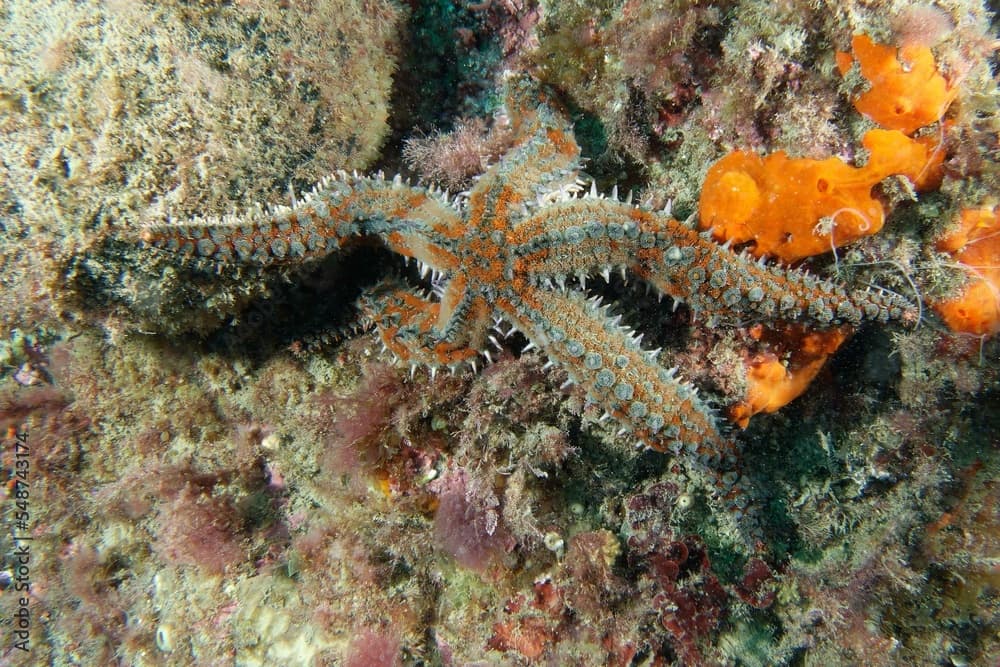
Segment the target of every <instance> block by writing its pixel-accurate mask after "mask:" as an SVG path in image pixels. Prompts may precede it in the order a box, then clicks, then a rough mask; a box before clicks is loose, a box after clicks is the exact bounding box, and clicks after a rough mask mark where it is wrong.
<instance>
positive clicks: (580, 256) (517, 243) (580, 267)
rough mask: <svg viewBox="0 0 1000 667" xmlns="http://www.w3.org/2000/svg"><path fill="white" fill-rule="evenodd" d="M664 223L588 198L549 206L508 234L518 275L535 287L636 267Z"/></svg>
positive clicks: (622, 205) (610, 202)
mask: <svg viewBox="0 0 1000 667" xmlns="http://www.w3.org/2000/svg"><path fill="white" fill-rule="evenodd" d="M662 227H663V223H662V222H660V221H658V220H657V218H656V216H655V214H653V213H651V212H649V211H643V210H640V209H638V208H636V207H634V206H632V205H630V204H625V203H622V202H617V201H614V200H606V199H596V198H583V199H575V200H572V201H568V202H561V203H557V204H552V205H549V206H546V207H544V208H542V209H541V210H539V211H538V212H536V213H535V214H534V215H532V216H531V217H530V218H528V219H527V220H525V221H524V222H523V223H521V224H520V225H518V226H517V227H516V228H515V229H513V230H512V231H511V232H509V233H508V244H509V246H510V248H511V253H512V254H513V256H514V257H515V258H516V259H515V262H516V265H515V273H517V274H520V275H525V276H528V277H529V279H531V280H532V282H535V283H537V282H540V281H545V280H546V279H548V280H556V281H560V280H562V279H564V278H566V277H567V276H571V275H581V274H582V275H591V274H594V273H602V272H606V271H609V270H611V269H612V268H615V267H619V266H632V265H633V264H634V263H635V261H636V255H637V251H638V250H639V249H640V248H641V247H652V246H653V244H654V243H655V242H656V240H657V236H656V232H657V231H660V230H661V228H662Z"/></svg>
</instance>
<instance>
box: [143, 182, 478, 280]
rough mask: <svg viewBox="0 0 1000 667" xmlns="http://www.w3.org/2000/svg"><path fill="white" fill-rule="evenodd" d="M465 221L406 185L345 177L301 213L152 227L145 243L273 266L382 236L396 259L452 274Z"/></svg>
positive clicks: (321, 190)
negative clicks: (456, 231)
mask: <svg viewBox="0 0 1000 667" xmlns="http://www.w3.org/2000/svg"><path fill="white" fill-rule="evenodd" d="M460 221H461V217H460V216H459V215H458V213H457V212H456V211H455V210H454V209H452V208H451V206H449V205H448V204H447V203H445V202H443V201H441V200H440V199H438V198H437V197H436V196H434V194H432V193H430V192H428V191H426V190H424V189H422V188H414V187H411V186H408V185H404V184H403V183H402V182H401V181H400V179H399V178H398V177H397V178H396V179H394V180H391V181H387V180H384V179H382V178H364V177H358V176H350V175H348V174H346V173H343V172H341V173H339V174H337V175H336V176H334V177H331V178H328V179H325V180H324V181H322V182H321V183H320V184H319V185H317V187H316V188H315V189H314V190H313V191H312V192H311V193H309V194H307V195H306V196H305V197H304V198H303V200H302V201H301V202H299V203H298V204H296V205H295V206H293V207H280V208H277V209H275V210H274V211H271V212H265V211H263V210H261V209H260V208H257V209H255V210H251V211H250V212H248V213H247V214H245V215H243V216H239V217H237V216H235V215H233V216H228V217H225V218H220V219H200V218H198V219H194V220H191V221H188V222H183V223H166V224H154V225H149V226H147V227H145V228H144V229H143V231H142V239H143V241H144V242H145V243H147V244H148V245H150V246H153V247H156V248H163V249H166V250H169V251H174V252H179V253H182V254H194V255H197V256H200V257H204V258H210V259H216V260H220V261H241V262H254V263H258V264H269V263H280V262H295V261H301V260H302V259H305V258H308V257H321V256H324V255H326V254H329V253H330V252H333V251H335V250H337V249H338V248H340V247H341V246H342V245H343V244H344V243H346V242H349V241H350V240H352V239H356V238H360V237H364V236H375V237H378V238H380V239H381V240H382V241H383V242H384V243H385V244H386V245H387V246H388V247H389V248H390V249H391V250H393V251H395V252H398V253H400V254H402V255H405V256H408V257H416V258H417V259H419V260H420V261H422V262H424V263H426V264H429V265H431V266H433V267H435V268H437V269H439V270H441V271H451V270H454V269H455V268H456V267H457V266H458V260H457V258H456V257H455V255H454V254H453V253H452V252H450V251H449V250H448V247H449V245H450V243H449V242H448V241H447V240H446V239H445V238H444V237H445V233H446V231H447V230H448V229H449V227H450V226H458V225H460Z"/></svg>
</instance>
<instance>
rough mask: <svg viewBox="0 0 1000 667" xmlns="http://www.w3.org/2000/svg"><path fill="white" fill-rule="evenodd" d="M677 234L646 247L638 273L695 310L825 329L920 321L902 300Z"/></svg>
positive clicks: (677, 227)
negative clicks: (864, 323) (851, 288)
mask: <svg viewBox="0 0 1000 667" xmlns="http://www.w3.org/2000/svg"><path fill="white" fill-rule="evenodd" d="M668 225H669V228H670V229H671V233H670V235H669V238H665V239H663V240H662V241H661V240H660V238H659V236H658V237H657V243H656V244H655V246H654V247H651V248H640V249H639V251H638V252H637V256H636V274H637V276H638V277H639V278H641V279H642V280H645V281H647V282H649V283H650V284H652V285H653V286H655V287H656V288H657V289H658V290H659V291H661V292H663V293H665V294H669V295H670V296H672V297H674V298H676V299H679V300H682V301H685V302H687V303H688V305H689V306H690V307H691V308H692V309H693V310H695V311H698V312H704V313H706V314H708V315H709V316H722V317H730V318H734V319H741V318H747V317H751V318H766V319H774V318H777V319H781V320H784V321H789V322H792V321H795V322H805V323H809V324H815V325H819V326H822V327H829V326H834V325H837V324H860V323H861V322H862V321H864V320H877V321H879V322H886V321H888V320H903V321H906V322H909V321H913V320H914V319H915V311H914V309H913V306H912V305H911V304H910V303H909V302H907V301H906V300H905V299H903V298H902V297H899V296H896V295H894V294H890V293H882V292H872V291H853V292H848V291H847V290H846V289H845V288H844V287H843V286H842V285H838V284H836V283H833V282H830V281H826V280H822V279H820V278H817V277H815V276H813V275H811V274H809V273H807V272H805V271H800V270H797V269H785V268H782V267H780V266H773V265H767V264H765V263H764V262H763V261H762V260H757V259H755V258H753V257H750V256H748V255H746V254H745V253H739V254H737V253H734V252H731V251H730V250H729V249H727V248H725V247H722V246H719V245H717V244H716V243H714V242H713V241H712V240H711V239H710V238H708V235H707V234H704V235H703V234H698V233H697V232H695V231H693V230H691V229H688V228H687V227H685V226H683V225H681V224H680V223H678V222H675V221H669V222H668Z"/></svg>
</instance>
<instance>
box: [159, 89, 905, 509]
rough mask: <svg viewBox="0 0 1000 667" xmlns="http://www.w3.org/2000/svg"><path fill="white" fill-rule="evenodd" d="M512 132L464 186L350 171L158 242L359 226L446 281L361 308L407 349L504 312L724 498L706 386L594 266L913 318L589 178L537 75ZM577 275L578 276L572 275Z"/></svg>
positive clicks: (752, 308) (675, 284) (800, 303)
mask: <svg viewBox="0 0 1000 667" xmlns="http://www.w3.org/2000/svg"><path fill="white" fill-rule="evenodd" d="M506 106H507V110H508V114H509V116H510V121H511V123H512V130H513V136H514V137H515V138H516V139H515V141H514V145H513V148H512V149H511V150H510V151H509V152H508V153H507V154H506V155H505V156H504V157H503V158H502V159H501V160H500V161H499V162H498V163H497V164H495V165H494V166H492V167H491V168H490V169H489V170H487V171H486V173H485V174H483V175H482V177H481V178H480V179H479V180H478V182H477V183H476V184H475V186H474V187H473V188H472V189H471V191H470V192H468V193H467V194H466V195H464V196H460V197H457V198H454V199H452V198H450V197H449V196H448V194H447V193H442V192H440V191H437V190H435V189H433V188H431V189H425V188H421V187H414V186H411V185H408V184H404V183H403V182H402V180H401V179H400V178H399V177H398V176H397V177H396V178H394V179H392V180H385V179H383V178H382V177H373V178H371V177H360V176H357V175H348V174H346V173H343V172H340V173H338V174H337V175H335V176H333V177H331V178H329V179H327V180H325V181H323V182H321V183H320V184H319V185H318V186H317V187H316V188H315V190H314V191H313V192H312V193H310V194H309V195H307V196H305V197H304V198H303V200H302V201H301V202H298V203H296V204H295V205H293V206H292V207H290V208H284V207H283V208H280V209H277V210H274V211H271V212H264V211H262V210H255V211H253V212H251V213H249V214H247V215H246V217H244V218H241V219H235V218H233V219H225V220H193V221H190V222H187V223H182V224H174V223H167V224H157V225H153V226H149V227H147V228H146V229H145V230H144V232H143V239H144V240H145V241H146V242H147V243H149V244H151V245H153V246H155V247H158V248H164V249H167V250H170V251H175V252H180V253H187V254H193V255H197V256H200V257H203V258H211V259H213V260H218V261H222V262H255V263H271V262H284V263H290V262H303V261H306V260H307V259H309V258H313V257H319V256H324V255H327V254H328V253H332V252H335V251H337V249H338V248H341V247H342V246H343V245H345V244H346V243H348V242H350V241H352V240H357V239H360V238H369V239H377V240H379V241H380V242H381V243H382V244H384V246H385V247H387V248H388V249H390V250H392V251H393V252H396V253H399V254H400V255H403V256H404V257H407V258H415V259H416V260H418V261H419V263H420V267H421V273H422V275H423V274H424V273H425V271H426V270H427V269H428V268H429V269H431V270H433V271H434V276H435V280H434V284H435V285H436V289H435V293H434V294H432V295H426V296H425V295H422V294H421V293H418V292H416V291H412V290H409V289H405V288H401V287H393V286H391V285H386V286H384V287H383V288H381V289H379V290H376V291H374V292H372V293H371V294H370V295H368V296H367V297H365V299H364V304H363V309H364V311H365V314H366V316H367V317H368V318H369V319H370V321H371V322H372V323H374V325H375V326H376V327H377V329H378V332H379V335H380V336H381V339H382V342H383V343H384V345H385V347H386V348H388V349H389V350H390V351H391V352H392V353H393V354H394V355H395V356H396V357H397V358H398V359H401V360H403V361H406V362H409V363H411V364H424V365H427V366H429V367H430V368H431V369H432V372H433V371H434V370H435V369H438V368H442V367H451V368H452V369H455V368H457V367H458V366H460V365H462V364H469V365H472V366H473V367H475V363H476V360H477V359H478V357H479V355H485V356H487V357H488V352H487V351H486V346H487V343H488V340H489V338H490V337H491V330H492V329H493V327H494V326H495V325H497V323H499V322H500V321H506V322H507V323H509V324H510V325H511V326H512V327H513V328H515V329H517V330H520V331H521V332H522V333H523V334H524V336H526V337H527V339H528V340H529V341H530V344H531V345H533V346H534V347H537V348H538V349H539V350H541V351H542V353H544V354H545V355H546V356H547V357H548V358H549V360H550V361H551V362H552V363H554V364H557V365H559V366H561V367H563V368H564V369H565V370H566V372H567V373H568V375H569V377H570V379H571V380H572V381H573V382H576V383H578V384H579V385H581V386H582V387H583V388H584V389H585V390H586V393H587V396H588V398H589V399H590V400H591V401H593V402H596V403H599V404H600V405H602V406H603V408H604V410H605V411H606V412H607V414H608V415H610V416H611V417H613V418H614V419H615V420H617V422H618V423H619V424H620V426H621V428H622V430H623V431H624V432H628V433H631V434H632V437H633V438H635V439H636V440H637V441H638V442H639V443H641V444H644V445H646V446H648V447H651V448H653V449H657V450H660V451H670V452H673V453H674V454H675V455H677V456H678V458H680V459H682V460H684V461H685V462H686V466H687V468H688V469H689V471H697V472H698V473H699V474H700V475H706V474H707V475H708V476H709V477H710V480H711V482H710V483H711V486H712V487H713V488H712V490H713V494H714V496H715V497H716V498H722V497H725V498H728V499H730V503H729V509H731V510H733V511H734V512H736V513H737V514H742V513H743V512H744V511H745V507H746V505H747V499H746V497H745V495H744V494H742V493H740V492H739V489H738V488H737V487H736V486H735V485H736V483H737V478H738V474H737V472H736V464H737V457H736V454H737V452H736V450H735V446H734V445H733V443H732V441H731V440H729V439H727V438H724V437H723V436H722V435H721V434H720V432H719V430H718V428H717V426H716V424H715V420H714V418H713V415H712V411H711V410H710V408H709V406H708V405H706V403H704V402H703V401H702V400H700V399H699V398H698V396H697V391H696V389H695V388H694V387H693V386H691V385H689V384H687V383H685V382H682V381H681V380H680V379H678V377H676V375H675V372H676V369H667V368H664V367H662V366H661V365H660V364H659V363H658V362H657V351H647V350H644V349H643V348H642V347H641V346H640V339H641V336H635V335H633V333H632V332H631V330H629V329H626V328H624V327H621V326H619V324H618V319H617V318H613V317H611V316H610V315H609V314H608V312H607V307H606V306H602V305H601V304H600V302H599V301H598V300H597V299H588V298H587V297H586V296H585V292H584V290H585V284H586V279H587V278H588V277H589V276H591V275H604V276H605V277H607V275H608V273H609V272H610V271H611V270H621V271H622V273H623V275H625V274H631V275H633V276H634V277H636V278H638V279H640V280H642V281H645V282H646V283H647V284H649V285H650V286H652V287H653V288H655V289H656V290H657V291H658V292H659V293H660V294H661V295H662V294H666V295H669V296H671V297H673V298H674V299H676V300H679V301H683V302H685V303H686V304H687V305H688V306H689V307H690V308H691V309H692V310H693V311H695V312H696V313H700V314H702V315H703V316H705V317H709V318H711V317H732V318H734V319H741V318H755V319H773V320H780V321H783V322H791V321H801V322H806V323H809V324H812V325H816V326H819V327H830V326H833V325H837V324H841V323H849V324H857V323H859V322H861V321H862V320H879V321H883V322H884V321H887V320H889V319H900V318H903V317H904V316H905V315H906V314H907V313H908V312H910V311H909V305H908V304H907V303H905V302H904V301H903V300H902V299H900V298H898V297H896V296H894V295H891V294H886V293H878V292H872V291H864V292H854V293H848V292H847V291H845V289H844V288H843V287H841V286H838V285H835V284H833V283H830V282H826V281H822V280H819V279H817V278H815V277H813V276H811V275H809V274H806V273H804V272H800V271H796V270H786V269H783V268H780V267H775V266H768V265H765V264H763V263H762V262H758V261H756V260H753V259H752V258H748V257H746V256H744V255H742V254H736V253H733V252H731V251H730V250H729V249H728V248H725V247H722V246H719V245H717V244H716V243H714V242H713V241H711V240H710V239H709V238H708V236H707V235H701V234H698V233H697V232H695V231H693V230H692V229H690V228H689V227H687V226H686V225H684V224H682V223H680V222H678V221H676V220H673V219H672V218H671V217H670V216H669V215H668V214H667V213H666V212H655V211H653V210H650V209H649V207H647V206H636V205H632V204H631V203H630V202H621V201H618V200H617V197H612V198H610V199H608V198H603V197H599V196H597V195H596V192H595V191H593V189H592V190H591V192H590V193H589V195H588V194H585V195H583V196H578V194H577V193H578V191H579V190H580V182H579V181H578V180H577V179H578V169H579V166H580V163H579V155H580V149H579V147H578V146H577V144H576V141H575V140H574V138H573V135H572V130H571V127H570V126H569V125H568V123H567V121H566V120H565V119H564V118H563V117H562V116H561V115H559V114H557V113H556V112H555V111H554V110H553V109H552V107H551V106H550V105H549V104H548V103H547V101H546V100H545V99H544V98H543V97H542V96H541V94H540V93H539V92H538V90H537V89H536V88H535V87H534V86H533V85H532V83H531V82H530V81H526V80H521V79H517V80H513V81H512V82H510V83H509V84H508V91H507V97H506ZM567 277H576V278H577V279H578V285H579V287H580V289H569V288H567V286H566V280H567Z"/></svg>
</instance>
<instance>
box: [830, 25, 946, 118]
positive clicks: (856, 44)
mask: <svg viewBox="0 0 1000 667" xmlns="http://www.w3.org/2000/svg"><path fill="white" fill-rule="evenodd" d="M851 49H852V50H853V51H854V57H853V58H852V57H851V55H850V54H847V53H843V52H838V53H837V67H838V68H839V69H840V72H841V74H847V71H848V70H850V69H851V65H852V64H853V62H854V61H855V59H856V60H857V62H858V65H859V66H860V67H861V75H862V76H864V77H865V78H866V79H868V81H870V82H871V88H870V89H869V90H868V91H866V92H864V93H862V94H861V95H859V96H858V97H856V98H855V99H854V108H855V109H857V110H858V111H860V112H861V113H863V114H865V115H866V116H868V117H869V118H871V119H872V120H873V121H875V122H876V123H878V124H879V125H881V126H882V127H885V128H888V129H890V130H901V131H903V132H905V133H906V134H913V133H914V132H916V131H917V130H918V129H919V128H921V127H924V126H925V125H930V124H931V123H933V122H934V121H936V120H938V119H940V118H941V117H942V116H943V115H944V112H945V111H947V109H948V105H950V104H951V102H952V100H954V99H955V94H956V93H957V90H956V89H955V88H952V87H951V86H949V85H948V82H947V81H946V80H945V78H944V77H943V76H941V75H940V74H939V73H938V71H937V66H936V65H935V64H934V55H933V54H932V53H931V50H930V49H929V48H927V47H926V46H923V45H919V44H908V45H904V46H903V47H901V48H900V49H898V54H897V49H896V47H894V46H887V45H884V44H876V43H874V42H873V41H872V40H871V38H870V37H868V36H867V35H855V36H854V37H853V38H852V39H851Z"/></svg>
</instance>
